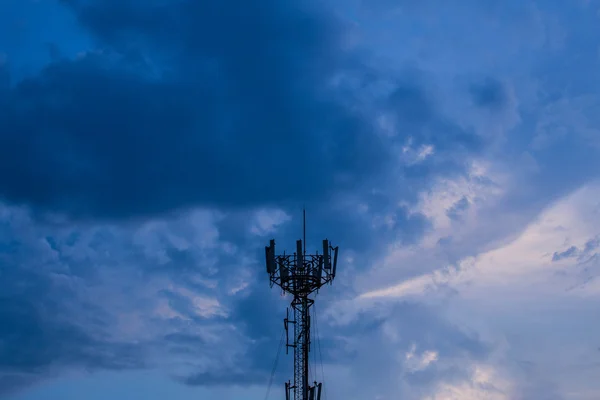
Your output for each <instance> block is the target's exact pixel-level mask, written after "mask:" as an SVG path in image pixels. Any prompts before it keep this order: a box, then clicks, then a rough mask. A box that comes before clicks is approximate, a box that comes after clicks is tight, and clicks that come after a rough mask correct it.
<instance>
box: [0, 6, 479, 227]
mask: <svg viewBox="0 0 600 400" xmlns="http://www.w3.org/2000/svg"><path fill="white" fill-rule="evenodd" d="M63 3H64V4H65V6H66V7H68V8H69V9H71V10H72V11H73V12H74V13H75V14H76V15H77V17H78V19H79V21H80V24H81V25H82V27H84V28H85V29H86V30H87V31H88V32H89V34H90V35H91V36H92V37H93V38H94V40H95V41H96V42H97V43H98V46H99V48H101V49H102V50H100V51H95V52H90V53H88V54H87V55H85V56H82V57H81V58H78V59H76V60H71V61H69V60H63V61H57V62H54V63H52V64H50V65H48V66H47V67H46V68H45V69H44V70H43V71H42V72H41V73H40V74H39V75H38V76H36V77H33V78H30V79H27V80H24V81H21V82H18V83H15V84H14V85H13V86H11V87H9V86H7V85H3V86H2V89H0V92H1V95H0V100H1V101H2V104H3V106H2V108H1V109H0V110H1V111H0V127H1V130H0V171H1V172H0V196H2V197H4V198H5V199H7V200H9V201H11V202H15V203H25V204H29V205H32V206H34V207H35V208H37V209H40V210H58V211H62V212H66V213H68V214H71V215H74V216H91V217H98V216H99V217H116V218H119V217H126V216H132V215H148V214H155V213H161V212H166V211H169V210H173V209H177V208H184V207H188V206H194V205H208V206H214V205H218V206H219V207H222V208H224V207H226V208H232V207H233V208H235V207H243V208H247V207H252V206H256V205H266V204H279V205H281V204H300V203H302V202H311V201H316V202H318V201H320V200H325V199H329V198H330V197H331V196H332V195H333V194H335V193H340V192H342V193H343V192H350V191H353V190H362V189H365V188H366V189H369V186H372V185H374V184H380V185H382V184H384V183H383V182H379V181H381V180H382V178H378V179H377V180H376V181H377V182H375V181H373V179H372V178H373V177H375V176H378V174H379V173H382V172H384V171H385V170H386V166H390V165H391V164H390V162H391V161H392V160H393V152H392V150H393V147H392V146H390V145H391V144H393V142H395V141H398V142H402V141H404V140H405V139H406V137H407V136H408V135H410V136H412V137H413V139H415V143H416V144H420V143H428V144H433V145H435V146H436V149H438V148H439V149H440V150H442V149H448V148H455V147H461V146H462V147H466V148H468V149H470V150H474V149H476V148H477V147H478V146H479V145H480V143H478V140H477V137H476V136H475V135H473V134H471V133H469V132H465V131H463V130H462V129H460V128H458V127H457V126H456V125H453V124H452V123H450V122H449V121H445V120H444V119H443V118H440V116H439V115H438V114H437V110H436V107H435V105H434V104H433V103H432V102H431V99H430V98H428V97H427V96H426V95H424V94H423V92H422V88H420V87H419V86H418V85H415V84H414V83H413V82H409V81H408V80H405V81H402V82H396V83H395V85H396V86H397V88H396V90H394V92H393V94H392V95H391V96H390V97H389V99H387V100H386V105H385V107H386V108H389V109H390V110H392V111H393V113H395V114H396V116H397V118H398V120H399V122H400V123H401V124H402V126H401V127H400V128H399V129H400V132H399V135H397V136H396V137H395V138H383V137H382V136H381V135H377V134H375V132H374V126H373V123H372V122H373V115H367V111H366V110H360V111H358V110H357V107H356V105H355V104H353V101H354V97H356V96H358V95H359V94H358V93H357V92H356V91H352V90H348V88H342V87H336V86H334V85H333V83H332V82H333V81H334V78H335V77H338V76H339V73H340V72H342V73H347V74H350V75H353V76H356V77H359V79H361V80H364V79H367V80H368V79H371V80H377V79H378V78H377V77H376V74H375V75H373V74H374V71H372V70H370V69H369V68H367V67H366V65H364V64H363V62H362V61H358V60H359V59H360V58H359V57H357V54H355V53H354V52H351V51H346V50H343V48H344V46H343V40H344V31H343V29H342V27H341V26H339V25H338V24H337V23H336V21H335V20H334V19H333V18H330V17H328V16H327V15H326V14H325V13H322V12H319V11H317V8H316V7H311V5H312V3H310V2H309V3H306V2H303V4H302V5H299V4H296V3H279V2H275V1H267V2H266V3H265V2H255V1H242V2H240V1H234V0H227V1H220V2H191V1H189V2H164V1H145V2H140V1H114V0H111V1H102V2H100V1H77V0H64V1H63ZM368 76H371V78H367V77H368ZM361 90H362V89H361ZM441 162H447V160H446V161H443V160H442V161H441ZM455 167H456V166H455ZM414 168H415V167H413V169H414ZM440 169H442V170H444V171H447V170H448V165H443V166H440V165H437V164H436V165H426V166H424V167H423V169H422V170H421V172H420V173H417V174H416V175H415V171H412V172H411V170H407V171H406V173H407V174H408V175H410V174H411V173H412V174H413V175H415V180H420V181H422V180H423V177H424V176H427V175H429V174H431V173H432V172H433V171H437V170H440Z"/></svg>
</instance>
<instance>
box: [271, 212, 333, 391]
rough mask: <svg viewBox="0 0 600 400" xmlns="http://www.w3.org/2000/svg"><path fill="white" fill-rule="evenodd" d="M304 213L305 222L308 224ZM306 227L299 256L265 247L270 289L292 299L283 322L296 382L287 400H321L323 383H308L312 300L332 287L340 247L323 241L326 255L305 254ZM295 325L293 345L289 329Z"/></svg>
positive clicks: (289, 385)
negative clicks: (280, 290)
mask: <svg viewBox="0 0 600 400" xmlns="http://www.w3.org/2000/svg"><path fill="white" fill-rule="evenodd" d="M305 216H306V213H304V215H303V217H304V221H306V218H305ZM303 225H304V248H303V247H302V244H303V243H302V240H298V241H296V252H295V253H293V254H288V255H286V254H285V252H284V253H283V254H282V255H277V254H276V253H275V240H274V239H271V241H270V244H269V246H266V247H265V255H266V261H267V262H266V264H267V272H268V274H269V279H270V284H271V287H273V285H277V286H279V287H280V288H281V289H282V290H283V291H284V292H285V293H289V294H291V295H292V296H293V299H292V303H291V309H292V318H291V319H290V312H289V311H290V309H289V308H288V309H287V311H286V314H287V315H286V318H285V319H284V320H283V323H284V326H285V331H286V337H287V338H286V353H287V352H288V350H289V348H290V347H291V348H293V349H294V381H293V382H290V381H288V382H286V383H285V398H286V400H290V399H293V400H321V389H322V383H317V382H314V384H313V385H311V384H310V382H309V381H308V379H309V378H308V376H309V375H308V369H309V362H308V359H309V353H310V343H311V342H310V307H311V306H312V305H313V304H314V303H315V301H314V300H313V299H311V298H310V297H309V296H310V295H311V294H312V293H313V292H315V291H318V290H319V289H320V288H321V287H322V286H324V285H326V284H328V283H329V284H331V283H332V282H333V279H334V278H335V272H336V267H337V258H338V247H332V246H331V245H330V243H329V241H328V240H327V239H325V240H323V253H322V254H319V252H318V251H317V252H316V254H306V223H304V224H303ZM290 325H293V340H292V342H291V343H290V336H289V327H290Z"/></svg>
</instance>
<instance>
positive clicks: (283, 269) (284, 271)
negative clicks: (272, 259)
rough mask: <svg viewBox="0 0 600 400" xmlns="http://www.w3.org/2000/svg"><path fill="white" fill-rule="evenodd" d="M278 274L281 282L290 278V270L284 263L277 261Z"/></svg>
mask: <svg viewBox="0 0 600 400" xmlns="http://www.w3.org/2000/svg"><path fill="white" fill-rule="evenodd" d="M279 275H280V276H281V283H285V282H287V281H288V279H289V278H290V271H288V268H287V266H286V265H285V264H284V263H279Z"/></svg>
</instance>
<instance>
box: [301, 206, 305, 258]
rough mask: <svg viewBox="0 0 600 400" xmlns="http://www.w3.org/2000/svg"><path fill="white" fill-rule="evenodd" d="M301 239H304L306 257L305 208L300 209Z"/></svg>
mask: <svg viewBox="0 0 600 400" xmlns="http://www.w3.org/2000/svg"><path fill="white" fill-rule="evenodd" d="M302 237H303V239H304V255H306V207H303V208H302Z"/></svg>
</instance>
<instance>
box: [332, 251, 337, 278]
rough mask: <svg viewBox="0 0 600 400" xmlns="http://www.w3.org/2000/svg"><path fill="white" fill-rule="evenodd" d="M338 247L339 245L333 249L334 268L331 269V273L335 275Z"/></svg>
mask: <svg viewBox="0 0 600 400" xmlns="http://www.w3.org/2000/svg"><path fill="white" fill-rule="evenodd" d="M338 249H339V247H337V246H336V247H335V248H334V249H333V270H332V271H331V275H333V276H335V270H336V268H337V258H338Z"/></svg>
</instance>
